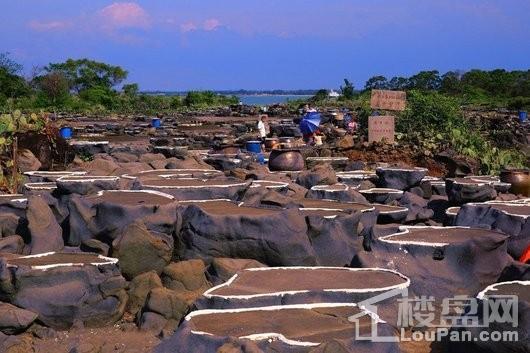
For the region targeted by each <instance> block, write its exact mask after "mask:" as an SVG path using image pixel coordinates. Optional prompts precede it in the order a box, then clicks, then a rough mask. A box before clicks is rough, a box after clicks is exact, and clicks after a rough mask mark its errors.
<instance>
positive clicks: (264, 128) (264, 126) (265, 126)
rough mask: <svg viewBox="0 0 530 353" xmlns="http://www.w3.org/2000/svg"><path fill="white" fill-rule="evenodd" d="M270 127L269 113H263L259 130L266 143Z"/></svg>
mask: <svg viewBox="0 0 530 353" xmlns="http://www.w3.org/2000/svg"><path fill="white" fill-rule="evenodd" d="M269 131H270V127H269V122H268V118H267V115H262V116H261V118H260V120H259V121H258V132H259V137H260V138H261V141H262V142H263V143H265V139H266V138H267V136H268V135H269Z"/></svg>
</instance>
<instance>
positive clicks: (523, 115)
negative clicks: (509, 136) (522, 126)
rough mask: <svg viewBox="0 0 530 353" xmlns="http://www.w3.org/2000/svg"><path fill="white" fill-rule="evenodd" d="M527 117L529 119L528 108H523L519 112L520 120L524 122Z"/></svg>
mask: <svg viewBox="0 0 530 353" xmlns="http://www.w3.org/2000/svg"><path fill="white" fill-rule="evenodd" d="M526 119H528V113H527V112H526V110H521V111H520V112H519V121H520V122H522V123H524V122H525V121H526Z"/></svg>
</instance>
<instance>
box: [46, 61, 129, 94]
mask: <svg viewBox="0 0 530 353" xmlns="http://www.w3.org/2000/svg"><path fill="white" fill-rule="evenodd" d="M45 71H46V72H48V73H51V72H60V73H62V74H63V75H64V76H65V77H66V78H67V79H68V81H69V83H70V88H71V89H72V90H74V91H75V92H78V93H79V92H81V91H84V90H88V89H92V88H96V87H102V88H105V89H108V90H110V89H112V88H113V87H115V86H117V85H119V84H120V83H121V82H123V81H124V80H125V79H126V78H127V74H128V72H127V71H125V70H124V69H122V68H121V67H119V66H112V65H109V64H105V63H102V62H97V61H93V60H89V59H79V60H73V59H68V60H66V61H65V62H64V63H51V64H49V65H48V66H46V67H45Z"/></svg>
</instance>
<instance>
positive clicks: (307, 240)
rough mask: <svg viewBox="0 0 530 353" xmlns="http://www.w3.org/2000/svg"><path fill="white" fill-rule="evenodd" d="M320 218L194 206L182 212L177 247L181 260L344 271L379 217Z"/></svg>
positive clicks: (208, 204)
mask: <svg viewBox="0 0 530 353" xmlns="http://www.w3.org/2000/svg"><path fill="white" fill-rule="evenodd" d="M320 213H322V215H318V212H317V214H313V215H305V214H304V213H303V212H301V211H299V210H298V209H286V210H274V209H265V208H253V207H238V206H237V205H235V204H231V203H228V202H204V203H197V204H192V205H189V206H187V207H186V208H185V209H183V210H182V232H181V237H180V240H181V243H180V244H178V245H177V244H176V246H175V247H176V251H177V253H178V256H179V257H180V258H184V259H192V258H197V257H199V258H204V259H211V258H215V257H230V258H243V259H254V260H257V261H260V262H262V263H264V264H267V265H270V266H281V265H283V266H296V265H318V264H321V265H329V266H331V265H336V266H343V265H345V264H347V263H348V261H349V260H350V259H351V258H352V257H353V254H354V253H355V251H356V250H355V249H356V247H357V246H358V242H359V241H360V237H359V236H360V235H361V233H362V232H363V231H365V230H369V229H371V228H370V224H374V223H375V220H376V218H377V214H376V213H373V214H372V213H370V215H368V216H369V218H370V220H369V219H364V218H363V217H365V216H366V215H365V214H363V213H361V212H353V213H351V214H348V213H341V212H339V213H341V214H340V215H337V214H336V213H333V212H331V213H329V212H320ZM327 215H329V216H330V217H331V218H329V219H328V218H325V216H327ZM372 218H373V219H372ZM371 221H373V222H371Z"/></svg>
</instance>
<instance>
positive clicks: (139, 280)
mask: <svg viewBox="0 0 530 353" xmlns="http://www.w3.org/2000/svg"><path fill="white" fill-rule="evenodd" d="M161 287H162V281H161V280H160V277H158V275H157V273H156V272H155V271H150V272H146V273H142V274H140V275H138V276H136V277H134V278H133V280H132V281H131V282H130V283H129V292H128V293H129V301H128V302H127V311H128V312H130V313H131V314H133V315H136V313H138V311H140V309H142V307H143V306H144V304H145V300H146V299H147V296H148V295H149V292H151V290H152V289H154V288H161Z"/></svg>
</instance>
